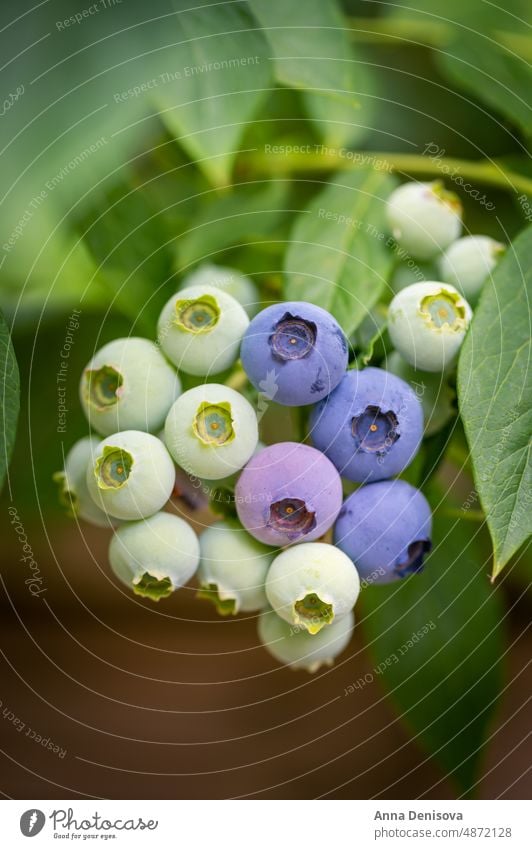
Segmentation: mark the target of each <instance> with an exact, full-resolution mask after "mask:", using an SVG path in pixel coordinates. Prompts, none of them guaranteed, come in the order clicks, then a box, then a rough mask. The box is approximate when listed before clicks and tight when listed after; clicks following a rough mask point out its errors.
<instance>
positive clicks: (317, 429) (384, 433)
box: [311, 368, 423, 483]
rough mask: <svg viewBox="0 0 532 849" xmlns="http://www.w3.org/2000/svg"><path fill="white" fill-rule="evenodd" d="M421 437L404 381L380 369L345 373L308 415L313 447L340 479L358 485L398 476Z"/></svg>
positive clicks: (415, 402)
mask: <svg viewBox="0 0 532 849" xmlns="http://www.w3.org/2000/svg"><path fill="white" fill-rule="evenodd" d="M422 436H423V408H422V406H421V403H420V401H419V399H418V398H417V396H416V394H415V392H414V391H413V390H412V388H411V387H410V386H409V385H408V383H405V381H404V380H401V379H400V378H398V377H396V376H395V375H393V374H390V372H387V371H384V369H378V368H365V369H363V370H362V371H356V370H352V371H348V372H347V373H346V375H345V377H344V379H343V380H342V382H341V383H340V385H339V386H337V387H336V389H335V390H334V392H332V393H331V395H329V397H328V398H325V399H324V400H323V401H321V402H320V403H319V404H317V405H316V407H315V408H314V409H313V411H312V415H311V437H312V441H313V443H314V445H315V446H316V448H318V449H319V450H320V451H323V453H324V454H325V455H326V456H327V457H328V458H329V459H330V460H331V461H332V462H333V463H334V465H335V466H336V468H337V469H338V471H339V473H340V474H341V475H342V477H345V478H348V480H352V481H358V482H361V483H364V482H366V483H367V482H369V481H376V480H382V479H384V478H389V477H392V476H393V475H397V474H399V472H402V471H403V469H405V468H406V467H407V466H408V465H409V463H411V462H412V460H413V459H414V457H415V455H416V453H417V451H418V448H419V445H420V443H421V439H422Z"/></svg>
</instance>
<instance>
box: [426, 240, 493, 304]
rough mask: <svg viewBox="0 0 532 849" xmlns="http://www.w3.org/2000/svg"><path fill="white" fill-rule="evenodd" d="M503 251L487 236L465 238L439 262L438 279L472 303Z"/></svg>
mask: <svg viewBox="0 0 532 849" xmlns="http://www.w3.org/2000/svg"><path fill="white" fill-rule="evenodd" d="M504 251H505V247H504V245H503V244H501V243H500V242H496V241H495V239H491V238H490V237H489V236H464V238H463V239H458V240H457V241H456V242H453V244H452V245H451V246H450V247H448V248H447V250H446V251H445V253H444V254H443V256H442V257H441V258H440V263H439V265H440V273H441V279H442V280H443V281H444V282H445V283H450V284H451V285H452V286H455V287H456V288H457V289H458V291H459V292H460V293H461V294H462V295H463V296H464V297H465V298H467V299H468V300H470V301H475V300H476V298H477V297H478V295H479V294H480V290H481V289H482V286H483V284H484V282H485V280H486V279H487V277H488V276H489V275H490V274H491V272H492V271H493V269H494V268H495V266H496V265H497V262H498V260H499V258H500V257H501V255H502V254H503V253H504Z"/></svg>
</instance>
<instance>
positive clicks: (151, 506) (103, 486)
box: [87, 430, 175, 519]
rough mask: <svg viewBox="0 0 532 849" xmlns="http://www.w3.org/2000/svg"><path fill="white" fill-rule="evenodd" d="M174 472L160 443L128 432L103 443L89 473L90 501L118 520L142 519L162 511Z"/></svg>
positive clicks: (118, 434) (132, 431) (152, 437)
mask: <svg viewBox="0 0 532 849" xmlns="http://www.w3.org/2000/svg"><path fill="white" fill-rule="evenodd" d="M174 483H175V468H174V464H173V462H172V458H171V457H170V455H169V453H168V451H167V450H166V448H165V447H164V445H163V443H162V442H161V440H160V439H157V437H156V436H152V435H151V434H150V433H144V432H143V431H140V430H125V431H122V432H121V433H114V434H112V435H111V436H108V437H106V439H104V440H102V442H100V443H99V444H98V445H97V446H96V449H95V450H94V453H93V456H92V460H91V462H90V463H89V468H88V470H87V486H88V489H89V493H90V495H91V498H92V499H93V501H94V502H95V504H97V505H98V507H100V508H101V509H102V510H105V511H106V512H107V513H109V514H110V515H111V516H115V517H116V518H117V519H143V518H146V517H147V516H152V515H153V514H154V513H157V511H158V510H160V509H161V507H163V506H164V505H165V504H166V502H167V501H168V499H169V498H170V495H171V493H172V490H173V488H174Z"/></svg>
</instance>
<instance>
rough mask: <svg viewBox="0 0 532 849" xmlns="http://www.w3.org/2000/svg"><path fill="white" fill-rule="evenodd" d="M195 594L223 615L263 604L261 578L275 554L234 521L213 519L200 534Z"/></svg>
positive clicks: (262, 578) (255, 608)
mask: <svg viewBox="0 0 532 849" xmlns="http://www.w3.org/2000/svg"><path fill="white" fill-rule="evenodd" d="M200 551H201V564H200V568H199V572H198V580H199V583H200V590H199V592H198V597H200V598H206V599H209V600H210V601H212V602H213V603H214V605H215V607H216V609H217V611H218V613H220V614H221V615H222V616H227V615H232V614H235V613H239V612H240V611H242V612H246V611H250V610H260V609H261V608H263V607H266V604H267V600H266V593H265V591H264V582H265V580H266V573H267V571H268V568H269V567H270V564H271V562H272V560H273V558H274V557H275V552H274V551H273V550H272V549H268V548H266V546H264V545H261V543H260V542H257V540H256V539H253V537H251V536H250V535H249V534H247V533H246V531H244V530H243V529H242V528H241V527H240V526H238V525H237V524H236V523H231V522H227V521H225V522H216V524H214V525H211V526H210V527H209V528H207V529H206V530H205V531H203V533H202V534H201V535H200Z"/></svg>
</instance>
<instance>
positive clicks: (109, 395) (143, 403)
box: [80, 336, 181, 436]
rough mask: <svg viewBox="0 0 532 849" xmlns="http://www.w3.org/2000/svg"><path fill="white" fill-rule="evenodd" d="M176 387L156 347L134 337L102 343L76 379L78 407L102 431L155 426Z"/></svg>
mask: <svg viewBox="0 0 532 849" xmlns="http://www.w3.org/2000/svg"><path fill="white" fill-rule="evenodd" d="M180 392H181V383H180V381H179V377H178V376H177V374H176V371H175V369H174V368H173V367H172V366H171V365H170V363H169V362H168V361H167V360H166V359H165V357H164V356H163V355H162V354H161V352H160V350H159V349H158V347H157V346H156V345H155V344H154V343H153V342H150V341H149V339H141V338H139V337H134V336H132V337H128V338H127V339H115V340H114V342H109V343H108V344H107V345H104V347H103V348H101V350H99V351H98V353H97V354H95V355H94V357H93V358H92V360H91V361H90V363H88V365H87V366H86V367H85V369H84V370H83V374H82V376H81V382H80V399H81V406H82V407H83V410H84V412H85V415H86V416H87V419H88V421H89V424H90V426H91V427H92V428H94V430H97V431H98V433H101V434H102V435H103V436H108V435H109V434H111V433H117V431H119V430H146V431H150V432H152V431H156V430H158V429H159V428H160V427H161V426H162V424H163V422H164V420H165V418H166V415H167V413H168V410H169V409H170V407H171V406H172V404H173V403H174V401H175V399H176V398H177V397H178V395H179V393H180Z"/></svg>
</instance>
